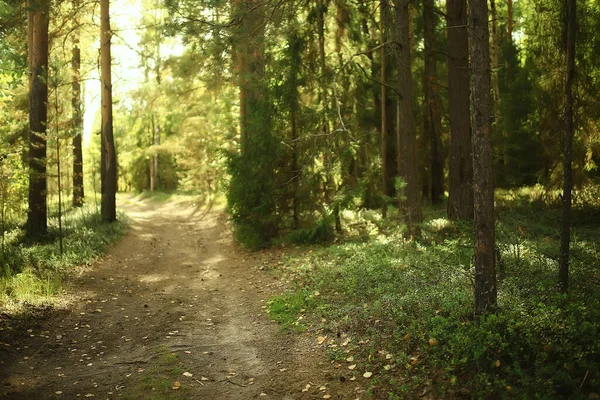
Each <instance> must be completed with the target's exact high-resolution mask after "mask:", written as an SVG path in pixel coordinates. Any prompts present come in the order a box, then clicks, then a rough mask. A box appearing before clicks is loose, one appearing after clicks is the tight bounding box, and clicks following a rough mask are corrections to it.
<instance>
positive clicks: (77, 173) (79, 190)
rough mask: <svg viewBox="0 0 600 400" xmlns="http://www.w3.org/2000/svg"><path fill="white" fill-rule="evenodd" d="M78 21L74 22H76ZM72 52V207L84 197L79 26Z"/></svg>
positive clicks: (76, 29) (74, 37) (75, 4)
mask: <svg viewBox="0 0 600 400" xmlns="http://www.w3.org/2000/svg"><path fill="white" fill-rule="evenodd" d="M78 8H79V0H73V10H77V9H78ZM78 23H79V22H77V21H76V22H75V24H78ZM73 35H74V36H73V54H72V58H71V69H72V83H71V91H72V98H71V105H72V113H73V114H72V117H71V120H72V126H73V207H81V206H82V205H83V200H84V198H85V194H84V190H83V149H82V145H81V136H82V133H83V115H82V112H81V51H80V49H79V27H78V26H76V28H75V32H74V33H73Z"/></svg>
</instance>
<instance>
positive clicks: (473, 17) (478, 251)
mask: <svg viewBox="0 0 600 400" xmlns="http://www.w3.org/2000/svg"><path fill="white" fill-rule="evenodd" d="M469 6H470V8H469V33H470V50H471V93H472V101H473V104H472V108H471V113H472V120H473V171H474V173H473V193H474V205H475V213H474V217H475V219H474V228H475V314H476V315H482V314H485V313H488V312H492V311H493V310H494V309H495V307H496V298H497V289H496V268H495V261H496V260H495V251H494V249H495V247H494V246H495V238H494V184H493V171H492V157H493V149H492V119H491V118H492V98H491V82H490V73H491V71H490V47H489V40H490V34H489V28H488V9H487V0H469Z"/></svg>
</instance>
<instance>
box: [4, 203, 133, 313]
mask: <svg viewBox="0 0 600 400" xmlns="http://www.w3.org/2000/svg"><path fill="white" fill-rule="evenodd" d="M64 226H65V229H64V238H63V245H64V252H63V253H62V254H61V253H60V248H59V238H58V226H57V225H55V224H52V225H50V229H49V235H48V237H47V238H46V241H45V242H44V243H38V244H31V243H27V242H25V241H24V236H23V235H24V234H23V232H22V231H21V229H20V228H18V227H17V228H13V229H12V230H11V231H9V232H8V233H7V235H6V247H5V249H4V251H3V252H2V253H1V254H0V266H1V268H0V304H2V305H7V304H12V303H21V302H24V301H26V302H29V303H34V302H39V301H44V300H47V299H48V297H50V296H51V295H54V294H57V293H58V292H59V291H60V289H61V284H60V283H61V277H62V276H63V275H64V274H66V273H68V272H69V271H71V270H72V269H73V268H74V267H76V266H80V265H85V264H87V263H89V262H91V261H92V260H93V259H95V258H96V257H98V256H100V255H101V254H104V253H105V252H106V250H107V249H108V247H109V246H110V245H111V244H112V243H114V242H115V241H116V240H117V239H119V238H120V237H121V236H122V235H123V234H124V232H125V231H126V229H127V226H128V221H127V218H126V217H125V216H124V215H123V214H121V215H119V219H118V221H117V222H115V223H112V224H106V223H102V222H101V220H100V217H99V215H98V214H96V213H95V212H93V211H92V210H91V208H90V207H89V206H88V207H84V208H82V209H75V210H72V211H71V212H70V213H69V214H67V215H66V216H65V221H64Z"/></svg>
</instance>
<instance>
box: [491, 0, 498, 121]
mask: <svg viewBox="0 0 600 400" xmlns="http://www.w3.org/2000/svg"><path fill="white" fill-rule="evenodd" d="M490 12H491V18H492V48H491V53H492V89H493V94H494V116H495V118H496V121H498V119H499V117H500V108H499V106H500V85H499V81H498V67H499V66H500V58H499V53H500V42H499V37H498V13H497V11H496V0H490Z"/></svg>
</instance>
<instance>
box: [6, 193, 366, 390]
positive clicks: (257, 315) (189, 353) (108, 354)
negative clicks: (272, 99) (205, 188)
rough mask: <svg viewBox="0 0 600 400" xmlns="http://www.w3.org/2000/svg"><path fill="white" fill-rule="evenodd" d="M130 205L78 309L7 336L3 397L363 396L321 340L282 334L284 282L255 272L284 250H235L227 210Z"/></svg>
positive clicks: (90, 274) (83, 288)
mask: <svg viewBox="0 0 600 400" xmlns="http://www.w3.org/2000/svg"><path fill="white" fill-rule="evenodd" d="M122 208H123V209H125V210H126V212H127V213H128V215H130V216H131V217H132V218H133V220H134V224H133V227H132V230H131V232H130V233H128V234H127V235H126V237H125V238H124V239H123V240H122V241H121V242H120V243H119V244H118V245H117V246H116V247H115V248H114V249H113V250H112V251H111V252H110V254H109V255H108V256H106V257H105V258H104V259H102V260H100V261H98V262H97V263H95V264H94V265H93V266H92V267H90V268H88V269H87V270H86V271H83V273H82V274H81V275H80V276H79V277H77V278H75V279H74V280H73V281H72V282H71V287H72V289H71V291H72V293H70V295H71V298H73V299H74V300H73V302H71V303H70V304H69V306H68V307H66V308H65V309H63V310H55V309H53V310H47V311H46V312H44V313H41V315H40V316H39V317H38V318H33V319H32V320H30V321H28V323H27V325H26V326H25V327H21V329H17V330H11V329H8V328H6V327H5V329H4V330H3V331H0V344H3V346H0V381H1V386H0V397H2V398H10V399H46V398H47V399H55V398H56V399H75V398H102V399H111V398H126V399H252V398H265V399H268V398H272V399H310V398H324V396H326V395H331V398H343V399H346V398H347V399H354V398H357V397H360V396H359V395H358V394H360V389H358V388H357V386H358V385H357V384H356V382H348V381H346V382H342V381H343V380H344V377H343V376H341V375H340V374H336V371H338V372H340V373H342V371H339V370H335V369H334V368H333V367H332V366H331V363H330V362H329V361H328V360H327V358H326V357H325V354H324V351H323V349H322V348H320V347H319V346H317V345H316V343H315V341H314V335H313V336H311V335H302V336H298V335H286V334H284V333H281V332H280V331H279V328H278V326H277V325H276V324H274V323H272V322H271V321H270V320H269V319H268V317H267V316H266V314H265V312H264V309H263V306H264V305H265V301H266V299H267V298H268V296H269V293H271V292H272V291H273V290H274V286H276V285H278V278H277V277H276V276H275V275H274V274H273V273H270V272H267V270H268V269H269V268H266V269H264V270H263V269H261V268H259V267H261V266H263V265H265V263H266V264H267V265H276V264H277V261H278V255H277V253H274V252H267V253H261V254H250V253H247V252H245V251H243V250H241V249H239V247H238V246H237V245H236V244H235V243H234V242H233V240H232V238H231V233H230V232H229V230H228V229H227V226H226V219H225V216H224V215H223V214H222V213H220V212H216V211H206V210H204V211H203V210H198V209H195V208H193V207H191V206H190V205H186V204H181V203H180V204H177V203H156V202H151V201H145V202H136V201H133V200H129V201H127V202H126V204H124V205H123V207H122ZM2 342H4V343H2ZM190 374H191V376H190ZM340 376H341V377H340ZM307 384H309V385H311V387H310V388H309V389H308V390H306V391H304V392H303V391H302V389H305V388H306V387H307ZM325 398H328V397H325Z"/></svg>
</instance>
